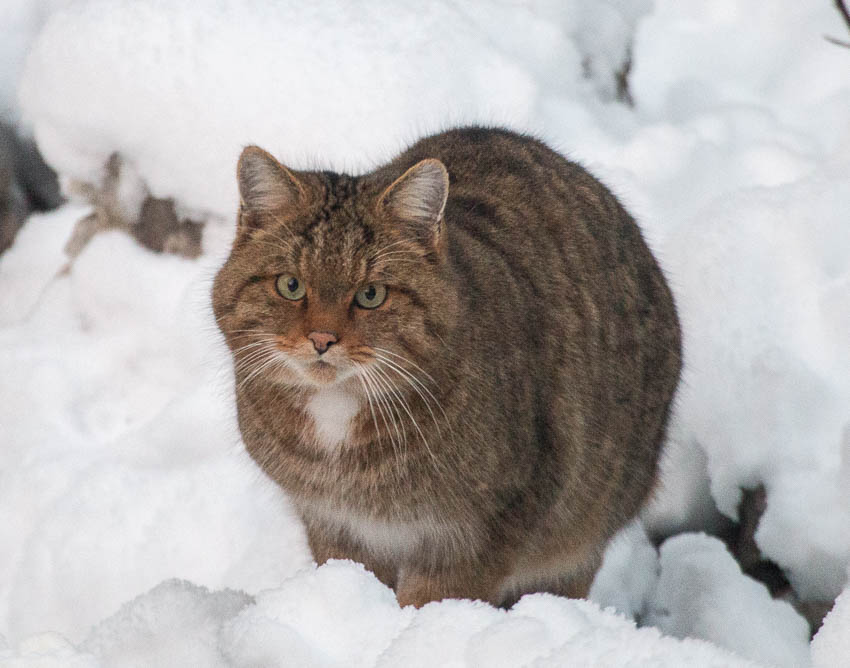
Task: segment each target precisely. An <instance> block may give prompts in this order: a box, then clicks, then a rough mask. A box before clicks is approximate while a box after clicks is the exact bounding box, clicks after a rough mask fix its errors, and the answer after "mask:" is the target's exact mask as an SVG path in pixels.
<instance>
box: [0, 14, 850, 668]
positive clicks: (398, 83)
mask: <svg viewBox="0 0 850 668" xmlns="http://www.w3.org/2000/svg"><path fill="white" fill-rule="evenodd" d="M3 11H4V12H6V14H4V19H3V23H0V45H2V48H0V55H2V57H3V59H2V61H0V108H2V109H4V110H11V111H9V115H11V117H13V118H19V119H20V120H21V123H22V126H23V127H24V128H26V129H27V131H31V132H33V134H34V136H35V137H36V139H37V140H38V142H39V145H40V147H41V149H42V151H43V152H44V154H45V157H46V159H47V160H48V162H49V163H50V164H52V165H53V166H54V167H55V168H56V169H57V171H58V172H59V173H60V177H61V178H62V179H63V181H64V182H66V183H69V182H70V181H71V180H76V181H85V182H90V183H94V184H97V183H99V182H100V181H101V180H102V178H103V169H104V165H105V163H106V161H107V160H108V158H109V156H110V155H111V154H112V153H113V152H119V153H120V154H121V155H122V157H123V159H124V164H125V170H124V172H122V173H123V175H124V176H123V179H122V182H121V184H120V188H119V193H120V195H121V198H122V202H123V205H124V206H125V207H126V208H127V209H129V210H131V213H132V209H133V208H134V207H138V205H139V203H140V202H141V200H142V199H143V198H144V195H145V194H146V193H151V194H153V195H155V196H157V197H173V198H175V199H176V202H177V206H178V210H180V211H181V212H191V213H192V215H193V216H194V217H195V218H196V219H197V218H201V219H203V220H205V221H207V222H206V227H205V231H204V240H203V243H204V253H203V254H202V256H201V257H200V258H199V259H197V260H186V259H182V258H178V257H174V256H168V255H157V254H154V253H151V252H149V251H147V250H145V249H143V248H141V247H140V246H139V245H137V244H136V243H135V242H134V241H133V240H132V239H131V238H130V237H129V236H128V235H126V234H124V233H122V232H117V231H115V232H109V233H104V234H100V235H98V236H96V237H95V238H94V239H93V240H92V241H91V243H89V245H88V246H86V247H85V249H84V250H83V252H82V253H81V254H80V255H79V256H78V257H77V258H76V259H75V260H74V261H73V263H71V264H70V265H69V258H68V257H67V256H66V255H65V252H64V250H63V248H64V244H65V242H66V240H67V239H68V237H69V235H70V234H71V230H72V229H73V226H74V224H75V223H76V221H77V220H79V219H80V218H81V217H82V216H84V215H85V214H86V212H87V209H86V206H85V204H83V203H79V202H72V203H69V204H68V205H66V206H64V207H63V208H61V209H59V210H57V211H55V212H52V213H48V214H40V215H34V216H32V217H31V218H30V220H29V221H28V223H27V224H26V225H25V227H24V228H23V229H22V230H21V232H20V234H19V236H18V238H17V240H16V242H15V245H14V246H12V248H10V249H9V251H7V252H6V253H5V254H3V255H2V256H0V378H2V381H0V666H4V667H5V666H98V665H103V666H125V665H126V666H135V665H156V666H187V665H199V666H200V665H204V666H215V665H237V666H257V665H262V666H273V665H298V666H313V665H316V666H358V665H359V666H376V665H380V666H389V665H405V666H407V665H476V666H478V665H480V666H499V665H506V666H519V665H531V664H533V665H536V666H547V665H552V666H555V665H564V664H565V662H569V665H605V666H609V665H610V666H616V665H624V666H625V665H641V666H644V665H659V666H667V665H669V666H681V665H694V666H730V665H752V664H750V663H748V661H750V660H752V661H755V662H757V663H759V664H762V665H783V666H804V665H807V664H808V663H809V662H810V661H811V662H812V663H813V664H814V665H815V666H819V667H823V668H826V667H833V666H841V665H850V605H848V596H850V594H848V589H845V590H844V593H843V594H842V595H841V598H840V599H839V601H838V603H837V604H836V607H835V609H834V610H833V612H832V613H831V614H830V615H829V616H828V617H827V618H826V620H825V623H824V626H823V628H822V630H821V631H820V633H819V634H818V635H817V636H816V637H815V639H814V641H813V643H812V645H811V650H810V648H809V640H808V627H807V625H806V623H805V621H804V620H803V618H802V617H801V616H800V615H799V614H798V613H797V612H795V611H794V609H793V608H792V607H791V606H790V605H789V604H788V603H786V602H783V601H779V600H773V599H771V597H770V596H769V594H768V592H767V589H766V588H765V587H763V586H762V585H761V584H759V583H757V582H756V581H755V580H752V579H750V578H748V577H747V576H745V575H744V574H742V573H741V571H740V568H739V567H738V565H737V563H736V562H735V560H734V559H733V557H732V556H731V555H730V554H729V552H728V551H727V550H726V547H725V546H724V545H723V544H722V543H721V542H720V541H719V540H717V539H716V538H712V537H709V536H706V535H704V534H701V533H699V530H701V529H705V530H710V529H712V528H713V527H714V526H716V524H717V517H718V516H719V515H718V511H719V513H721V514H723V515H726V516H727V517H729V518H732V519H736V513H737V506H738V503H739V501H740V498H741V494H742V491H741V490H742V489H752V488H755V487H756V486H758V485H763V486H764V488H765V489H766V492H767V508H766V511H765V513H764V515H763V516H762V519H761V522H760V524H759V527H758V531H757V532H756V536H755V538H756V542H757V544H758V547H759V548H760V550H761V552H762V553H763V554H764V555H765V556H766V557H767V558H769V559H771V560H773V561H774V562H776V563H777V564H778V565H779V566H780V567H781V568H782V569H783V571H784V572H785V574H786V576H787V577H788V578H789V580H790V582H791V584H792V586H793V589H794V592H795V594H796V596H797V598H799V599H801V600H808V601H817V600H832V599H833V598H835V597H836V596H837V595H839V594H840V593H841V591H842V589H843V588H845V587H846V586H847V584H846V583H847V577H848V565H850V345H849V344H850V213H848V212H850V180H848V178H847V175H848V173H850V120H848V119H850V49H844V48H841V47H839V46H836V45H835V44H831V43H829V42H827V41H826V40H824V39H823V35H825V34H828V35H833V36H835V37H839V38H841V37H847V35H848V33H847V29H846V27H845V26H844V25H843V24H842V22H841V20H840V18H839V15H838V13H837V12H836V11H835V10H834V8H833V6H832V2H829V1H828V0H812V1H811V2H805V3H802V2H798V1H797V0H776V1H775V2H771V3H753V2H750V3H744V2H738V1H736V0H706V1H705V2H700V3H691V2H679V1H677V0H655V2H651V1H650V0H646V1H641V0H607V1H603V0H560V1H555V0H549V1H547V0H537V1H529V2H525V3H514V2H507V1H500V0H489V1H488V2H480V3H478V2H476V3H467V2H460V1H459V0H458V1H455V2H449V1H448V0H442V1H435V2H427V3H422V2H418V1H414V0H396V1H395V2H392V3H390V2H386V3H376V2H365V1H363V2H359V1H358V2H342V1H341V0H338V1H335V2H332V1H330V0H328V1H327V2H318V3H305V2H295V1H290V0H288V1H282V2H277V3H267V2H260V0H254V1H250V2H244V1H237V0H217V1H213V0H206V1H203V2H194V3H171V2H167V1H166V0H134V1H131V0H122V1H118V0H66V1H65V2H61V1H59V0H57V1H55V2H10V0H4V7H3ZM6 16H9V17H10V18H9V19H8V20H7V19H6V18H5V17H6ZM48 17H49V18H48ZM45 19H46V22H45ZM39 26H43V27H42V29H41V31H40V33H39V34H38V36H37V38H35V41H32V39H33V37H34V35H35V32H36V29H37V28H38V27H39ZM629 58H631V72H630V77H629V81H630V93H631V97H632V98H633V100H634V107H631V108H630V107H628V106H627V105H626V104H623V103H622V102H617V101H616V97H617V76H616V72H617V71H619V70H622V68H623V67H624V63H625V62H626V61H627V60H628V59H629ZM24 62H26V66H25V67H24V68H23V69H21V68H22V63H24ZM21 71H23V75H22V77H21V79H20V86H19V88H18V94H19V96H18V97H16V94H15V92H14V88H15V86H16V85H17V81H18V75H19V73H20V72H21ZM462 122H485V123H501V124H506V125H509V126H511V127H514V128H518V129H525V130H529V131H532V132H534V133H535V134H537V135H539V136H541V137H543V138H544V139H546V140H548V141H549V142H550V143H551V144H552V145H553V146H555V147H557V148H559V149H560V150H562V151H563V152H565V153H566V154H568V155H569V156H570V157H572V158H574V159H577V160H580V161H581V162H583V163H584V164H585V165H586V166H588V167H589V168H590V169H591V170H592V171H593V172H594V173H596V174H597V175H599V176H600V177H601V178H602V179H603V180H605V181H606V182H607V183H608V184H609V185H610V186H611V187H612V188H613V189H614V190H615V191H616V192H617V193H618V194H619V195H620V196H621V198H622V199H623V200H624V202H625V203H626V204H627V205H628V207H629V208H630V209H631V210H632V211H633V212H634V213H635V214H636V216H637V217H638V219H639V220H640V222H641V224H642V226H643V227H644V229H645V232H646V235H647V238H648V239H649V240H650V242H651V244H652V246H653V247H654V249H655V250H656V252H657V254H658V255H659V258H660V260H661V262H662V265H663V266H664V268H665V270H666V271H667V274H668V276H669V278H670V282H671V285H672V287H673V289H674V292H675V293H676V296H677V299H678V303H679V306H680V310H681V314H682V319H683V323H684V327H685V338H686V343H685V358H686V369H685V374H684V379H683V384H682V388H681V391H680V394H679V397H678V400H677V405H676V414H675V420H674V424H673V426H672V429H671V435H670V443H669V452H668V456H667V458H666V460H665V466H664V481H663V482H664V487H663V489H662V491H661V493H660V495H659V497H658V498H657V499H656V501H655V503H654V504H653V505H652V506H651V507H650V508H648V509H647V512H646V513H645V516H644V518H643V523H642V524H636V525H634V526H632V527H630V528H629V529H628V530H627V531H625V532H624V533H623V534H622V535H621V536H620V537H619V538H618V539H617V540H616V541H615V542H614V543H613V544H612V546H611V548H610V549H609V552H608V554H607V557H606V562H605V566H604V568H603V570H602V571H601V572H600V575H599V576H598V577H597V580H596V583H595V584H594V588H593V590H592V592H591V599H592V601H594V602H595V603H591V602H584V601H569V600H565V599H558V598H555V597H551V596H548V595H535V596H531V597H528V598H526V599H524V600H523V601H522V602H521V603H520V604H518V605H517V606H516V607H515V608H514V609H513V610H511V611H509V612H505V611H501V610H494V609H492V608H489V607H487V606H484V605H481V604H478V603H473V602H469V601H444V602H442V603H438V604H432V605H429V606H426V607H425V608H423V609H422V610H419V611H414V610H412V609H399V607H398V605H397V604H396V603H395V600H394V597H393V596H392V594H391V592H390V591H389V590H387V589H386V588H384V587H383V586H382V585H381V584H380V583H379V582H378V581H377V580H375V579H374V578H373V577H372V576H371V575H370V574H368V573H366V572H365V571H363V570H362V568H360V567H358V566H357V565H355V564H351V563H347V562H334V563H330V564H328V565H326V566H323V567H321V568H319V569H316V568H315V566H314V565H313V564H312V563H311V559H310V556H309V552H308V550H307V548H306V543H305V540H304V536H303V534H302V530H301V527H300V526H299V525H298V523H297V521H296V520H295V518H294V516H293V514H292V512H291V509H290V508H289V506H288V504H287V500H286V499H285V498H284V496H283V494H282V493H281V492H280V491H279V490H278V489H276V488H275V487H274V486H273V485H272V484H271V483H270V482H268V481H267V480H266V479H265V478H264V476H263V475H262V474H261V473H260V472H259V470H258V469H257V468H256V467H255V466H254V465H253V463H252V462H251V461H250V460H249V458H248V457H247V455H246V454H245V453H244V452H243V449H242V445H241V443H240V440H239V434H238V430H237V428H236V424H235V416H234V406H233V387H232V384H231V378H230V373H231V372H230V362H229V359H228V356H227V354H226V351H225V348H224V346H223V344H222V342H221V341H220V339H219V337H218V335H217V333H216V330H215V327H214V323H213V320H212V316H211V312H210V307H209V288H210V282H211V279H212V276H213V275H214V273H215V271H216V268H217V267H218V266H219V265H220V263H221V261H222V259H223V257H224V255H225V254H226V252H227V249H228V245H229V242H230V239H231V237H232V233H233V215H234V211H235V204H236V190H235V182H234V180H233V171H234V163H235V159H236V156H237V155H238V152H239V150H240V148H241V147H242V146H243V145H245V144H248V143H258V144H260V145H263V146H265V147H266V148H268V149H269V150H271V151H273V152H274V153H276V155H278V156H279V157H280V158H281V159H282V160H283V161H284V162H287V163H289V164H290V165H292V166H295V167H304V166H312V167H316V166H321V167H329V168H336V169H346V170H349V171H358V170H363V169H367V168H369V167H370V166H372V165H375V164H378V163H380V162H382V161H384V160H385V159H387V158H388V157H390V156H391V155H392V154H393V153H394V152H395V151H396V150H398V149H400V148H401V147H403V146H404V145H405V144H407V143H408V142H409V141H410V140H412V139H414V138H416V137H417V136H419V135H421V134H423V133H425V132H429V131H431V130H435V129H439V128H444V127H448V126H450V125H452V124H458V123H462ZM682 531H687V533H684V534H681V532H682ZM647 533H650V534H652V535H654V536H658V535H671V534H674V533H679V534H680V535H676V536H673V537H672V538H669V539H668V540H666V542H664V543H663V545H662V546H661V548H660V550H656V549H655V548H654V547H653V545H652V543H651V542H650V541H649V539H648V538H647ZM596 604H598V606H602V607H606V606H609V607H610V608H612V609H608V610H602V609H600V607H598V606H597V605H596ZM614 609H616V610H617V611H619V613H621V614H625V615H628V616H629V617H632V618H635V619H637V620H638V621H639V622H640V623H641V625H642V627H641V628H636V627H635V625H634V623H632V622H630V621H627V620H625V619H623V618H622V617H618V616H617V614H618V613H615V612H614ZM677 638H687V639H686V640H679V639H677ZM696 639H701V640H696ZM703 641H709V642H710V643H711V644H709V643H707V642H703ZM732 652H734V655H733V654H732ZM684 662H688V664H685V663H684Z"/></svg>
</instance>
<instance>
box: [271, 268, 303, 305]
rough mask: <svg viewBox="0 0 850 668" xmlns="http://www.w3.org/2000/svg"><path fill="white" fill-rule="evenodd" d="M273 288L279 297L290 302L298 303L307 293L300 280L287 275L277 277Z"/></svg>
mask: <svg viewBox="0 0 850 668" xmlns="http://www.w3.org/2000/svg"><path fill="white" fill-rule="evenodd" d="M274 286H275V288H276V289H277V292H278V294H279V295H280V296H281V297H285V298H286V299H291V300H292V301H298V300H299V299H301V298H302V297H303V296H304V293H306V292H307V288H306V287H305V286H304V283H302V282H301V280H300V279H298V278H295V276H289V275H288V274H281V275H280V276H278V277H277V280H276V281H275V283H274Z"/></svg>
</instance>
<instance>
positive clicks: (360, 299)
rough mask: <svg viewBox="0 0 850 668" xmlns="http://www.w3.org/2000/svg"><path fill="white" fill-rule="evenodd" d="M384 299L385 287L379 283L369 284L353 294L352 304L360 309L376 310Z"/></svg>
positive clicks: (385, 296) (385, 294) (385, 295)
mask: <svg viewBox="0 0 850 668" xmlns="http://www.w3.org/2000/svg"><path fill="white" fill-rule="evenodd" d="M386 298H387V286H385V285H382V284H380V283H370V284H369V285H367V286H366V287H365V288H360V289H359V290H358V291H357V292H356V293H355V295H354V302H355V303H356V304H357V305H358V306H359V307H360V308H378V307H379V306H380V305H381V304H383V303H384V300H385V299H386Z"/></svg>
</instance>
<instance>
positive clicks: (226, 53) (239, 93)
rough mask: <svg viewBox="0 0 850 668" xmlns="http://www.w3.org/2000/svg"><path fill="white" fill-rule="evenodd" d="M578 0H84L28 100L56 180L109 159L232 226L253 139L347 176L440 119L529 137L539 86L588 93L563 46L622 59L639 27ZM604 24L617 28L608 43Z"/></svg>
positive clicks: (61, 15)
mask: <svg viewBox="0 0 850 668" xmlns="http://www.w3.org/2000/svg"><path fill="white" fill-rule="evenodd" d="M574 4H577V3H566V4H565V5H564V7H562V8H557V9H556V7H557V5H555V4H553V3H538V4H537V5H534V4H529V5H528V6H512V5H510V4H508V3H502V2H496V1H491V2H486V3H474V4H468V3H454V2H449V1H448V0H436V1H434V2H429V3H428V5H427V7H425V8H423V6H422V5H421V3H419V2H416V1H414V0H403V1H399V2H394V3H393V5H392V7H386V6H384V5H380V6H378V5H375V4H374V3H370V2H367V1H365V0H358V1H357V2H334V3H323V4H322V5H321V6H320V7H319V6H315V7H314V6H313V5H312V4H310V3H306V4H305V3H303V2H296V1H294V0H287V1H285V2H276V3H268V2H261V1H259V0H251V1H250V2H244V1H242V0H238V1H237V0H225V1H224V2H206V3H200V4H199V3H193V4H179V3H178V4H175V3H172V2H167V1H165V0H132V1H130V0H123V1H120V2H115V1H113V0H92V1H89V2H77V3H73V4H71V5H69V6H68V7H67V8H65V9H63V10H60V11H58V12H56V13H55V14H54V15H53V16H52V17H51V18H50V20H49V21H48V23H47V25H46V26H45V28H44V30H43V31H42V32H41V34H40V35H39V37H38V40H37V43H36V45H35V47H34V48H33V50H32V52H31V53H30V56H29V59H28V62H27V67H26V71H25V74H24V77H23V80H22V84H21V88H20V100H21V106H22V109H23V114H24V117H25V119H26V120H27V121H28V122H29V123H31V124H32V125H33V127H34V132H35V136H36V138H37V140H38V143H39V147H40V148H41V150H42V152H43V154H44V155H45V157H46V159H47V161H48V162H49V163H51V165H52V166H53V167H54V168H55V169H56V170H57V171H58V172H59V173H61V174H63V175H64V176H66V177H72V178H75V179H78V180H82V181H86V182H91V183H97V182H98V181H99V179H100V173H101V170H102V168H103V165H104V164H105V163H106V160H107V159H108V157H109V155H110V154H111V153H112V152H115V151H117V152H118V153H120V154H122V155H123V156H125V157H126V158H127V160H128V161H129V162H130V163H131V164H132V165H133V166H134V167H135V169H136V170H137V172H138V173H139V174H140V175H141V176H142V178H143V179H144V181H145V182H146V184H147V185H148V186H149V188H150V190H151V193H152V194H153V195H154V196H156V197H163V198H164V197H175V198H177V199H178V200H179V201H180V202H181V203H182V204H183V205H185V206H188V207H190V208H194V209H199V210H203V211H207V212H210V211H212V212H217V213H220V214H224V215H228V214H230V213H231V212H232V211H233V207H234V202H236V201H237V200H236V188H235V183H234V179H233V164H234V163H235V160H236V157H237V156H238V154H239V151H240V150H241V148H242V147H243V146H244V145H246V144H249V143H256V144H259V145H261V146H264V147H266V148H267V149H269V150H271V151H273V152H275V153H276V155H278V156H279V157H280V158H281V159H282V160H283V161H284V162H287V163H289V164H290V166H293V167H305V166H314V165H316V164H322V165H327V164H332V165H335V166H336V167H337V168H346V169H348V170H355V171H356V170H362V169H365V168H367V167H370V166H373V165H374V164H376V163H378V162H382V161H383V160H384V159H386V158H388V157H390V156H391V155H392V153H394V152H396V151H397V150H399V149H400V148H402V147H403V146H404V145H406V144H407V143H409V142H410V141H411V140H412V139H414V138H415V137H418V136H419V135H421V134H423V133H427V132H429V131H434V130H436V129H440V128H443V127H446V126H449V125H455V124H458V123H463V122H476V121H477V122H491V123H492V122H496V123H504V124H508V125H511V126H514V127H518V128H530V127H532V124H531V122H530V119H531V117H532V114H533V111H534V108H535V105H536V104H537V103H538V101H539V99H540V96H541V94H542V91H543V90H544V89H547V88H548V89H554V90H560V89H563V88H564V87H576V86H577V85H579V83H580V82H583V81H584V80H583V73H582V72H583V70H582V54H581V53H580V51H579V50H578V48H577V47H576V45H575V43H574V42H573V41H572V40H571V39H570V35H571V34H576V35H581V34H585V33H586V32H587V31H586V30H585V28H587V29H592V30H594V31H595V34H597V35H598V36H599V39H598V40H596V41H595V42H593V49H594V53H607V54H608V55H609V59H613V60H616V59H617V56H616V55H614V54H616V53H617V52H619V53H620V57H623V58H624V57H625V44H626V43H627V40H629V39H630V38H631V31H630V30H629V29H628V27H629V25H630V24H632V25H633V24H634V20H635V16H636V15H639V12H637V11H636V10H635V9H634V8H632V9H631V10H629V11H628V12H626V13H625V14H623V13H622V12H618V11H617V10H616V9H614V8H607V11H606V12H605V13H604V14H600V12H598V11H597V12H594V11H587V10H585V11H581V12H578V11H570V10H571V6H572V5H574ZM320 8H321V11H320ZM612 15H613V17H614V18H615V19H617V21H616V22H615V25H618V26H620V29H619V30H615V31H611V30H608V31H607V32H606V31H602V30H601V26H604V25H605V24H606V22H607V23H611V18H612ZM505 25H510V26H511V30H510V31H506V30H505V28H504V26H505ZM612 44H613V45H614V48H613V49H612V48H606V47H607V45H612ZM618 45H619V46H618ZM592 57H593V54H590V53H589V54H586V55H585V59H586V60H587V59H589V58H590V59H592ZM597 60H599V58H597ZM104 62H109V63H110V66H109V67H103V63H104ZM597 65H598V69H599V70H600V76H605V75H607V76H609V77H610V76H612V74H611V72H610V65H609V66H608V68H606V66H605V65H604V63H601V61H600V63H597ZM57 99H61V100H62V104H61V105H56V104H55V100H57Z"/></svg>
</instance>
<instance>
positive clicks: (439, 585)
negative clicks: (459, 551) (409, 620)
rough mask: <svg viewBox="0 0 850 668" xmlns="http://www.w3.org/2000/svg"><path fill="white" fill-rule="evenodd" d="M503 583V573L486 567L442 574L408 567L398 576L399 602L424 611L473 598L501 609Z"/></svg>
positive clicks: (447, 570)
mask: <svg viewBox="0 0 850 668" xmlns="http://www.w3.org/2000/svg"><path fill="white" fill-rule="evenodd" d="M502 579H503V578H502V575H501V569H498V571H497V569H494V568H492V567H489V568H488V567H487V566H484V565H483V564H480V565H479V567H478V568H473V567H463V568H457V569H446V570H440V571H433V570H419V569H415V568H409V567H404V568H402V569H401V571H400V572H399V575H398V586H397V587H396V598H397V599H398V604H399V605H400V606H401V607H405V606H408V605H412V606H414V607H416V608H421V607H422V606H423V605H425V604H426V603H430V602H431V601H441V600H442V599H444V598H469V599H473V600H479V601H487V602H488V603H492V604H493V605H499V603H500V584H501V582H502Z"/></svg>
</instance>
